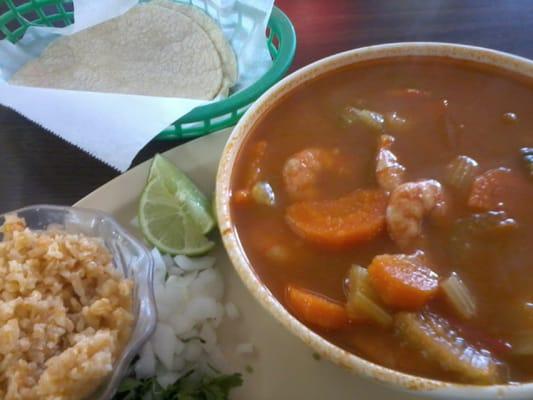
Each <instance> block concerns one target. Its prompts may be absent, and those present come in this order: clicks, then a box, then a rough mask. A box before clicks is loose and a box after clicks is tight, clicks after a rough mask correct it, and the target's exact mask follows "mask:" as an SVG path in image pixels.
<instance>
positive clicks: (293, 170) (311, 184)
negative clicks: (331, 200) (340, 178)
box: [282, 148, 349, 201]
mask: <svg viewBox="0 0 533 400" xmlns="http://www.w3.org/2000/svg"><path fill="white" fill-rule="evenodd" d="M348 172H349V165H348V162H347V161H346V160H345V159H344V158H343V157H342V156H341V154H340V151H339V149H322V148H307V149H304V150H302V151H299V152H298V153H296V154H293V155H292V156H291V157H290V158H289V159H288V160H287V161H286V162H285V165H284V166H283V172H282V173H283V181H284V184H285V189H286V190H287V193H288V195H289V197H290V198H291V199H292V200H295V201H303V200H314V199H317V198H318V197H319V195H320V187H319V178H320V176H322V175H323V174H324V173H333V174H337V175H344V174H347V173H348Z"/></svg>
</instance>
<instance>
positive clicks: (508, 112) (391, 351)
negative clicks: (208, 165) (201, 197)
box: [217, 43, 533, 399]
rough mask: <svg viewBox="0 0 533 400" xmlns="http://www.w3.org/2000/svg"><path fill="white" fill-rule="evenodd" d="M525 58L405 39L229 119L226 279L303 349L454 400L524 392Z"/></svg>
mask: <svg viewBox="0 0 533 400" xmlns="http://www.w3.org/2000/svg"><path fill="white" fill-rule="evenodd" d="M532 104H533V63H532V62H531V61H529V60H526V59H522V58H519V57H515V56H511V55H507V54H503V53H499V52H495V51H492V50H486V49H480V48H474V47H468V46H459V45H451V44H436V43H435V44H431V43H404V44H393V45H381V46H374V47H369V48H363V49H358V50H353V51H349V52H346V53H341V54H338V55H335V56H332V57H329V58H326V59H324V60H321V61H319V62H316V63H314V64H312V65H310V66H308V67H305V68H303V69H302V70H300V71H298V72H296V73H294V74H293V75H291V76H290V77H288V78H286V79H285V80H283V81H282V82H280V83H279V84H278V85H276V86H275V87H273V88H272V89H270V90H269V91H268V92H267V93H266V94H265V95H263V96H262V97H261V98H260V99H259V100H258V101H257V102H256V103H255V104H254V106H253V107H252V108H251V109H250V110H249V111H248V112H247V113H246V115H245V116H244V117H243V119H242V120H241V122H240V123H239V124H238V125H237V127H236V128H235V130H234V132H233V134H232V135H231V137H230V139H229V141H228V144H227V145H226V148H225V150H224V153H223V156H222V160H221V164H220V167H219V172H218V177H217V214H218V217H219V222H220V229H221V233H222V236H223V240H224V244H225V246H226V248H227V250H228V253H229V255H230V258H231V260H232V262H233V264H234V265H235V268H236V270H237V272H238V273H239V274H240V276H241V278H242V279H243V281H244V282H245V284H246V285H247V286H248V288H249V289H250V290H251V291H252V293H253V294H254V295H255V297H256V298H258V299H259V301H260V302H261V303H262V304H263V305H264V306H265V307H266V308H267V309H268V310H269V311H270V312H271V313H272V314H273V315H274V316H275V317H276V318H277V319H278V320H280V321H281V322H282V323H283V324H284V325H285V326H286V327H288V328H289V330H291V331H292V332H293V333H295V334H296V335H298V336H299V337H300V338H302V339H303V340H304V341H305V342H307V343H308V344H309V345H310V346H312V347H313V348H314V349H315V350H317V351H319V352H320V353H321V354H323V355H325V356H326V357H328V358H330V359H331V360H333V361H335V362H337V363H339V364H341V365H344V366H347V367H348V368H350V369H351V370H353V371H355V372H358V373H360V374H362V375H365V376H369V377H372V378H376V379H378V380H380V381H382V382H386V383H389V384H393V385H396V386H399V387H402V388H406V389H411V390H416V391H418V392H419V393H422V392H423V393H425V394H430V395H434V396H455V397H454V398H459V397H460V398H477V399H479V398H490V397H497V396H500V397H502V396H503V397H504V398H524V396H528V395H529V396H531V395H533V384H531V383H530V382H532V381H533V256H532V253H531V252H530V251H529V243H531V241H532V239H533V229H532V225H531V223H532V222H533V221H532V219H533V213H532V212H531V210H530V209H529V207H530V203H531V200H532V199H533V149H532V147H533V113H531V106H532Z"/></svg>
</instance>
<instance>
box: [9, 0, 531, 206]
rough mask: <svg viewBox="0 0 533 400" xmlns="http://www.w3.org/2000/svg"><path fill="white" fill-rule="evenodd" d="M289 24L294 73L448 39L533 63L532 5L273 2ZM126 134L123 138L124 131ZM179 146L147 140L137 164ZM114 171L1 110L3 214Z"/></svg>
mask: <svg viewBox="0 0 533 400" xmlns="http://www.w3.org/2000/svg"><path fill="white" fill-rule="evenodd" d="M276 4H277V5H278V6H279V7H280V8H281V9H282V10H284V11H285V12H286V13H287V14H288V15H289V17H290V18H291V20H292V21H293V23H294V25H295V27H296V32H297V35H298V49H297V54H296V59H295V62H294V65H293V68H292V69H293V70H294V69H297V68H299V67H301V66H303V65H306V64H308V63H310V62H312V61H314V60H317V59H319V58H322V57H324V56H327V55H330V54H333V53H336V52H339V51H343V50H347V49H352V48H356V47H360V46H367V45H372V44H378V43H387V42H401V41H445V42H456V43H465V44H473V45H479V46H484V47H490V48H493V49H498V50H503V51H507V52H511V53H515V54H518V55H521V56H525V57H529V58H533V35H531V29H530V27H531V26H532V25H533V1H531V0H513V1H510V0H509V1H503V0H402V1H395V0H277V1H276ZM124 134H125V135H127V132H124ZM177 144H179V143H176V142H172V143H169V142H166V143H158V142H152V143H150V144H148V145H147V146H146V147H145V148H144V149H143V150H142V151H141V153H140V154H139V155H138V156H137V158H136V159H135V161H134V164H136V163H138V162H140V161H142V160H145V159H147V158H149V157H151V156H152V155H153V154H154V153H155V152H157V151H164V150H167V149H169V148H171V147H174V146H176V145H177ZM117 175H118V173H117V172H116V171H114V170H113V169H111V168H110V167H107V166H106V165H104V164H103V163H101V162H99V161H97V160H95V159H93V158H91V157H90V156H88V155H86V154H85V153H83V152H82V151H80V150H78V149H76V148H75V147H73V146H71V145H69V144H67V143H65V142H64V141H62V140H61V139H58V138H57V137H56V136H54V135H52V134H50V133H48V132H46V131H45V130H44V129H42V128H40V127H39V126H37V125H35V124H33V123H31V122H29V121H27V120H26V119H25V118H23V117H21V116H20V115H18V114H16V113H14V112H12V111H11V110H8V109H6V108H2V107H1V106H0V213H1V212H5V211H9V210H11V209H14V208H18V207H22V206H25V205H29V204H35V203H56V204H72V203H74V202H75V201H77V200H78V199H80V198H81V197H83V196H85V195H86V194H88V193H90V192H91V191H93V190H94V189H96V188H98V187H99V186H100V185H102V184H104V183H105V182H107V181H108V180H110V179H112V178H114V177H115V176H117Z"/></svg>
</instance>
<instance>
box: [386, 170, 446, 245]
mask: <svg viewBox="0 0 533 400" xmlns="http://www.w3.org/2000/svg"><path fill="white" fill-rule="evenodd" d="M445 207H446V202H445V198H444V191H443V189H442V186H441V184H440V183H439V182H438V181H436V180H433V179H428V180H423V181H418V182H407V183H403V184H401V185H400V186H398V187H397V188H396V189H394V191H393V192H392V194H391V197H390V200H389V205H388V206H387V212H386V221H387V229H388V231H389V235H390V237H391V238H392V240H394V241H395V242H396V243H397V244H398V245H399V246H400V247H401V248H406V247H409V246H410V245H411V244H413V242H414V241H415V240H416V239H418V238H419V237H420V236H421V234H422V220H423V218H424V216H426V215H428V214H434V213H437V214H439V213H442V212H443V210H445Z"/></svg>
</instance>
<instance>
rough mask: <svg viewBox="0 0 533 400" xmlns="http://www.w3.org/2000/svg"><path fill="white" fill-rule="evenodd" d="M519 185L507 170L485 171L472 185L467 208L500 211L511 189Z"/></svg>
mask: <svg viewBox="0 0 533 400" xmlns="http://www.w3.org/2000/svg"><path fill="white" fill-rule="evenodd" d="M518 185H520V182H517V178H516V177H515V176H514V175H513V173H512V172H511V170H510V169H508V168H495V169H489V170H488V171H485V172H484V173H483V174H481V175H480V176H478V177H477V178H476V179H475V180H474V183H473V184H472V189H471V191H470V197H469V199H468V206H469V207H471V208H474V209H476V210H479V211H490V210H496V209H501V208H502V207H503V206H504V203H505V200H506V199H507V198H508V197H509V194H512V193H513V188H515V187H516V186H518Z"/></svg>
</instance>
